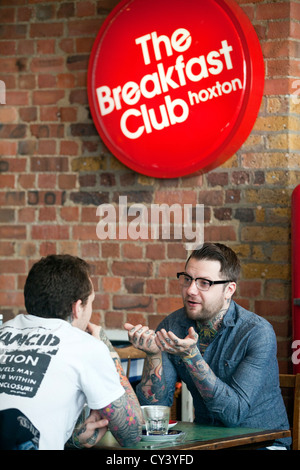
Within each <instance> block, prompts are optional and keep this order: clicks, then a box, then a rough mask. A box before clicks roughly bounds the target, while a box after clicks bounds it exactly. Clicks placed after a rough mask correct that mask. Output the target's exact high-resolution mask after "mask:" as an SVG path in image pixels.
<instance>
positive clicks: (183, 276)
mask: <svg viewBox="0 0 300 470" xmlns="http://www.w3.org/2000/svg"><path fill="white" fill-rule="evenodd" d="M177 279H179V284H180V285H181V286H182V287H190V285H191V284H192V282H193V281H195V283H196V287H197V289H199V290H202V291H207V290H208V289H209V288H210V287H211V286H213V285H215V284H226V283H227V282H234V281H231V280H223V281H211V280H210V279H205V278H203V277H196V278H193V277H192V276H190V275H189V274H187V273H177Z"/></svg>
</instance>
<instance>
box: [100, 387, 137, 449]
mask: <svg viewBox="0 0 300 470" xmlns="http://www.w3.org/2000/svg"><path fill="white" fill-rule="evenodd" d="M100 414H101V418H106V419H108V421H109V424H108V428H109V430H110V431H111V432H112V434H113V435H114V437H115V438H116V439H117V441H118V442H119V444H120V445H121V446H126V445H132V444H134V443H136V442H139V440H140V435H141V432H142V428H141V424H139V423H138V422H137V418H136V412H135V409H134V407H133V406H132V404H131V403H130V401H128V399H127V397H126V394H124V395H122V396H121V397H120V398H119V399H118V400H115V401H114V402H113V403H110V404H109V405H107V406H106V407H105V408H103V409H102V410H100ZM140 422H141V421H140Z"/></svg>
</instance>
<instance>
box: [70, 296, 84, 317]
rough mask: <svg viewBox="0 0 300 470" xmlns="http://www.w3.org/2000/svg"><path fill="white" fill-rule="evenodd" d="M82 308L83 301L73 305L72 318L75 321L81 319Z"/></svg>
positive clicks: (77, 301)
mask: <svg viewBox="0 0 300 470" xmlns="http://www.w3.org/2000/svg"><path fill="white" fill-rule="evenodd" d="M81 306H82V300H80V299H78V300H76V302H74V303H73V305H72V318H73V321H74V320H78V318H79V317H80V313H81Z"/></svg>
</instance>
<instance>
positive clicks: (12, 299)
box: [0, 291, 24, 307]
mask: <svg viewBox="0 0 300 470" xmlns="http://www.w3.org/2000/svg"><path fill="white" fill-rule="evenodd" d="M23 302H24V296H23V292H15V291H13V292H11V291H9V292H1V291H0V305H6V306H9V307H10V306H12V307H15V306H20V305H22V303H23Z"/></svg>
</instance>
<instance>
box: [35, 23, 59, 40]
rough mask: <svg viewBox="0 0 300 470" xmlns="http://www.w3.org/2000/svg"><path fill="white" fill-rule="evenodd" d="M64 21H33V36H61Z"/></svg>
mask: <svg viewBox="0 0 300 470" xmlns="http://www.w3.org/2000/svg"><path fill="white" fill-rule="evenodd" d="M63 29H64V24H63V23H49V24H47V23H45V22H43V23H32V24H31V25H30V37H31V38H43V37H46V38H51V37H60V36H62V35H63Z"/></svg>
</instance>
